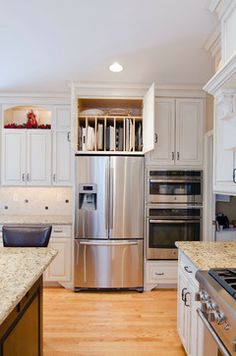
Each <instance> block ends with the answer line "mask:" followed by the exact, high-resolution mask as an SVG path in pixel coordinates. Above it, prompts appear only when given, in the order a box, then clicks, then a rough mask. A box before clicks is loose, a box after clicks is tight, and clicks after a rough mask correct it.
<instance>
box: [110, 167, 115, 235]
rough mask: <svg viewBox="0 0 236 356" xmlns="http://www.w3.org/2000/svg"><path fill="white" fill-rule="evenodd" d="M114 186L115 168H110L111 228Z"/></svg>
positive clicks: (111, 225) (111, 223) (111, 226)
mask: <svg viewBox="0 0 236 356" xmlns="http://www.w3.org/2000/svg"><path fill="white" fill-rule="evenodd" d="M113 188H114V168H110V219H109V220H110V229H111V230H112V229H113V204H114V199H113V198H114V197H113Z"/></svg>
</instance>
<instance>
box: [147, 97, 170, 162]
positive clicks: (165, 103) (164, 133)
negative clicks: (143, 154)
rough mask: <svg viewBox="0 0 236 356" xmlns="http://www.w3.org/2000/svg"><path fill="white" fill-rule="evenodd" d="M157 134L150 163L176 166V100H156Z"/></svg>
mask: <svg viewBox="0 0 236 356" xmlns="http://www.w3.org/2000/svg"><path fill="white" fill-rule="evenodd" d="M155 134H156V135H157V136H156V138H157V142H155V144H154V150H153V151H152V152H150V158H149V159H150V162H151V163H152V162H154V163H156V164H157V165H174V163H175V161H174V158H175V100H174V99H169V98H167V99H164V98H163V99H156V102H155Z"/></svg>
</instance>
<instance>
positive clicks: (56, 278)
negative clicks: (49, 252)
mask: <svg viewBox="0 0 236 356" xmlns="http://www.w3.org/2000/svg"><path fill="white" fill-rule="evenodd" d="M49 246H50V247H52V248H55V249H56V250H57V251H58V254H57V256H56V257H55V259H54V260H53V261H52V263H51V264H50V265H49V267H48V268H47V270H46V271H45V273H44V281H46V282H59V283H60V282H70V281H71V274H72V273H71V270H72V256H71V255H72V254H71V248H72V246H71V226H69V225H58V226H57V225H55V226H53V228H52V236H51V239H50V242H49Z"/></svg>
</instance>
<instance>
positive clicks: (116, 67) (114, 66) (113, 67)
mask: <svg viewBox="0 0 236 356" xmlns="http://www.w3.org/2000/svg"><path fill="white" fill-rule="evenodd" d="M109 69H110V71H111V72H115V73H118V72H122V70H123V67H122V65H121V64H120V63H118V62H114V63H112V64H111V65H110V67H109Z"/></svg>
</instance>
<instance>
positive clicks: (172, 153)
mask: <svg viewBox="0 0 236 356" xmlns="http://www.w3.org/2000/svg"><path fill="white" fill-rule="evenodd" d="M171 159H172V161H174V159H175V154H174V152H171Z"/></svg>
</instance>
